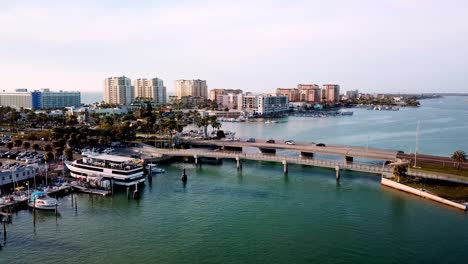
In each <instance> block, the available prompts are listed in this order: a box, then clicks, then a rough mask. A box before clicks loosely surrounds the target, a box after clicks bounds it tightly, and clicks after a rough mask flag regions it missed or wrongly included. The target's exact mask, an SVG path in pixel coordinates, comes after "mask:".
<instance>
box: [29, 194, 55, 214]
mask: <svg viewBox="0 0 468 264" xmlns="http://www.w3.org/2000/svg"><path fill="white" fill-rule="evenodd" d="M28 205H29V207H32V208H35V209H42V210H55V208H56V207H57V206H58V203H57V199H54V198H51V197H49V196H48V195H47V193H45V192H41V191H35V192H33V193H32V194H31V198H30V199H29V202H28Z"/></svg>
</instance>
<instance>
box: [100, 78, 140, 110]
mask: <svg viewBox="0 0 468 264" xmlns="http://www.w3.org/2000/svg"><path fill="white" fill-rule="evenodd" d="M134 98H135V96H134V92H133V87H132V84H131V80H130V78H127V77H125V76H121V77H109V78H107V79H106V80H105V81H104V102H106V103H108V104H118V105H126V104H130V103H131V102H133V100H134Z"/></svg>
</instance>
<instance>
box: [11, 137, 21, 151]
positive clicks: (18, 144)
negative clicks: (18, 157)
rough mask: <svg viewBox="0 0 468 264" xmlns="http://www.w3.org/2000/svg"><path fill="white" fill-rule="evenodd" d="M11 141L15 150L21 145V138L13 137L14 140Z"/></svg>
mask: <svg viewBox="0 0 468 264" xmlns="http://www.w3.org/2000/svg"><path fill="white" fill-rule="evenodd" d="M13 142H14V143H15V147H16V150H18V148H19V147H21V145H23V140H21V139H15V141H13Z"/></svg>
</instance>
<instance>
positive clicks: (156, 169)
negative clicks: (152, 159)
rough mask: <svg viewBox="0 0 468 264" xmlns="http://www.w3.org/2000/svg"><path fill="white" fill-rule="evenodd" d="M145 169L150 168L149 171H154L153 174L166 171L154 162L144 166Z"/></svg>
mask: <svg viewBox="0 0 468 264" xmlns="http://www.w3.org/2000/svg"><path fill="white" fill-rule="evenodd" d="M146 169H147V170H151V173H154V174H159V173H165V172H166V170H165V169H162V168H159V167H158V166H156V164H148V165H147V166H146Z"/></svg>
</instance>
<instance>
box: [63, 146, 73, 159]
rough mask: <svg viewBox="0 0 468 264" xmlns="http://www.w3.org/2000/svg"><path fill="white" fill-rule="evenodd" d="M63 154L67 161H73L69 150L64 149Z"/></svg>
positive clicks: (71, 152)
mask: <svg viewBox="0 0 468 264" xmlns="http://www.w3.org/2000/svg"><path fill="white" fill-rule="evenodd" d="M64 153H65V157H66V159H67V160H73V151H72V149H71V148H66V149H65V150H64Z"/></svg>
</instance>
